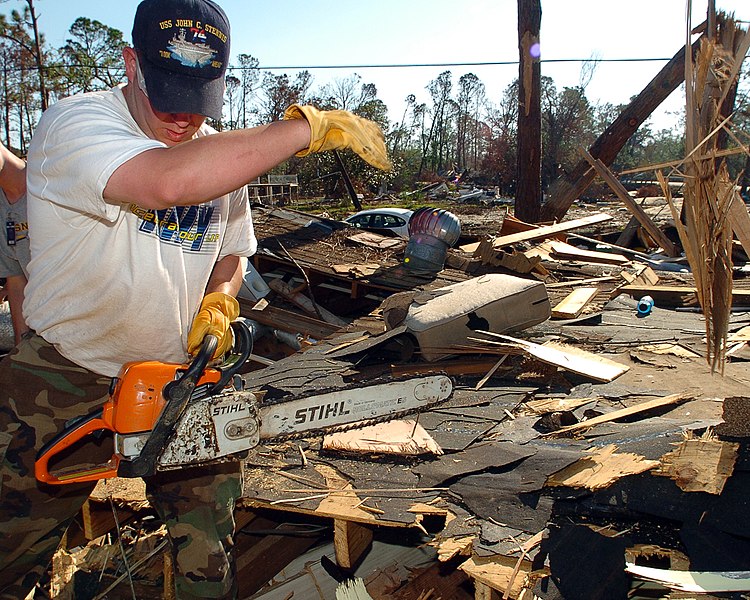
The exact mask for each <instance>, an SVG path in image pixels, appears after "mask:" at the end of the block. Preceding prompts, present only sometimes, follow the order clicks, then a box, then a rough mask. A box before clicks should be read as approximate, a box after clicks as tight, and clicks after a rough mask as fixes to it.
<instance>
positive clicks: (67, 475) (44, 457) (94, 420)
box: [34, 403, 120, 485]
mask: <svg viewBox="0 0 750 600" xmlns="http://www.w3.org/2000/svg"><path fill="white" fill-rule="evenodd" d="M102 430H109V431H114V430H113V428H112V405H111V404H110V403H107V404H105V405H104V406H103V407H102V408H100V409H99V410H97V411H94V412H93V413H91V414H89V415H87V416H86V417H83V418H81V419H78V420H77V421H75V422H74V423H72V424H71V425H69V426H68V427H67V428H66V429H64V430H63V431H61V432H60V433H59V434H58V435H57V436H55V437H54V438H53V439H52V440H51V441H50V442H49V443H47V444H45V445H44V446H43V447H42V448H41V450H39V453H38V454H37V458H36V463H35V464H34V475H35V476H36V478H37V480H38V481H41V482H42V483H47V484H52V485H59V484H63V483H79V482H84V481H97V480H99V479H104V478H105V477H115V476H116V475H117V468H118V466H119V464H120V457H119V456H117V454H113V455H112V458H111V459H110V460H109V462H107V463H105V464H103V465H95V466H89V467H84V466H78V467H71V468H70V469H66V470H64V471H61V472H59V473H58V474H56V475H53V474H52V473H50V472H49V461H50V459H51V458H52V457H54V456H55V455H57V454H59V453H60V452H62V451H63V450H65V449H66V448H70V447H71V446H73V445H74V444H76V443H77V442H79V441H80V440H82V439H83V438H85V437H87V436H89V435H91V434H93V433H95V432H97V431H102Z"/></svg>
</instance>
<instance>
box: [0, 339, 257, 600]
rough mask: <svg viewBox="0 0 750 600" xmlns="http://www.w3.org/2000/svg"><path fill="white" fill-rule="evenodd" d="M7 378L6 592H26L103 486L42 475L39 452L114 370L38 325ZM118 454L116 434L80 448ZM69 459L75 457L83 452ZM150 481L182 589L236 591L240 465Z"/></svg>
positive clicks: (0, 389)
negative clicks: (91, 364)
mask: <svg viewBox="0 0 750 600" xmlns="http://www.w3.org/2000/svg"><path fill="white" fill-rule="evenodd" d="M0 381H2V385H1V386H0V598H13V599H17V598H23V597H24V596H25V595H26V594H27V593H28V592H29V591H30V590H31V589H32V588H33V586H34V585H35V583H36V582H37V581H38V580H39V577H40V576H41V575H42V574H43V573H44V571H45V570H46V568H47V565H48V564H49V561H50V560H51V558H52V555H53V554H54V552H55V550H56V548H57V546H58V545H59V543H60V540H61V538H62V536H63V534H64V533H65V530H66V529H67V527H68V525H69V523H70V522H71V520H72V519H73V518H74V517H75V516H76V515H77V513H78V511H79V509H80V508H81V505H82V504H83V503H84V501H85V500H86V498H88V496H89V494H90V493H91V490H92V489H93V487H94V484H88V483H86V484H70V485H61V486H47V485H44V484H40V483H38V482H37V481H36V479H35V477H34V460H35V458H36V452H37V450H38V449H39V448H40V447H41V446H42V445H43V444H44V443H46V442H48V441H49V440H50V439H51V438H52V437H53V436H54V435H56V434H57V433H58V432H59V431H61V430H62V428H63V427H64V425H65V423H66V422H67V421H68V420H69V419H72V418H74V417H77V416H80V415H86V414H88V413H89V412H91V411H93V410H95V409H96V408H97V407H99V406H100V405H101V404H102V402H103V401H104V400H105V399H106V397H107V395H108V389H109V379H108V378H105V377H101V376H98V375H96V374H94V373H91V372H90V371H87V370H86V369H83V368H81V367H78V366H77V365H75V364H73V363H71V362H70V361H68V360H66V359H65V358H63V357H62V356H61V355H60V354H59V353H58V352H57V351H56V350H55V349H54V348H53V347H52V346H50V345H49V344H47V343H46V342H45V341H44V340H43V339H42V338H41V337H39V336H37V335H34V334H31V333H29V334H26V335H25V336H24V339H23V341H22V342H21V344H20V345H19V346H18V347H17V348H16V349H15V350H13V351H12V352H11V354H10V355H8V356H6V357H5V358H4V359H3V360H2V361H1V362H0ZM76 452H78V450H77V451H76ZM111 454H112V446H111V441H110V442H109V443H108V444H106V443H102V442H97V441H94V440H92V441H91V442H90V443H87V445H86V447H85V448H84V449H83V452H81V453H80V454H79V456H85V457H86V462H90V463H104V462H106V461H107V460H108V459H109V458H110V456H111ZM65 462H66V461H65V460H63V461H61V466H64V465H65ZM67 462H68V463H69V464H75V456H72V457H70V459H69V460H67ZM146 484H147V490H148V494H149V499H150V500H151V502H152V505H153V506H154V507H155V508H156V510H157V512H158V513H159V515H160V516H161V518H162V519H163V520H164V522H165V523H166V525H167V530H168V532H169V538H170V540H171V542H172V554H173V561H172V562H173V564H174V568H175V587H176V595H177V598H181V599H193V598H195V599H198V598H235V597H236V588H235V582H234V573H233V571H234V566H233V563H232V561H231V559H230V556H229V550H230V549H231V546H232V536H233V533H234V503H235V499H236V498H237V497H239V494H240V492H241V488H242V485H241V480H240V476H239V469H238V466H237V465H236V464H233V463H229V464H225V465H220V466H217V467H212V468H211V469H208V468H203V469H197V468H194V469H189V470H180V471H175V472H172V473H166V474H159V475H155V476H153V477H150V478H148V479H147V481H146Z"/></svg>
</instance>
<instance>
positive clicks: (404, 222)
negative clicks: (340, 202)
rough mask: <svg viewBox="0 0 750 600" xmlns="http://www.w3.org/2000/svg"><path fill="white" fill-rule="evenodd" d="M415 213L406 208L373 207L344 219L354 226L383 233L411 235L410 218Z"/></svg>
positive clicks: (399, 235)
mask: <svg viewBox="0 0 750 600" xmlns="http://www.w3.org/2000/svg"><path fill="white" fill-rule="evenodd" d="M413 213H414V211H413V210H409V209H406V208H371V209H368V210H362V211H360V212H358V213H355V214H353V215H351V216H350V217H347V218H346V219H344V221H346V222H347V223H350V224H351V225H353V226H354V227H358V228H360V229H366V230H368V231H375V232H376V233H380V234H382V235H392V236H398V237H402V238H407V239H408V237H409V218H410V217H411V216H412V214H413Z"/></svg>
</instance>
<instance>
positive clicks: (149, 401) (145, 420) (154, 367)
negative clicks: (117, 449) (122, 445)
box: [105, 360, 221, 435]
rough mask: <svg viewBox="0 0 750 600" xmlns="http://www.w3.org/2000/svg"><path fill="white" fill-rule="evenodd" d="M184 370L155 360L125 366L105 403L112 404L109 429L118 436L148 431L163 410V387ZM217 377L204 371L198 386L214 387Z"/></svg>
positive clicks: (213, 370) (179, 366)
mask: <svg viewBox="0 0 750 600" xmlns="http://www.w3.org/2000/svg"><path fill="white" fill-rule="evenodd" d="M184 369H185V365H178V364H171V363H163V362H159V361H155V360H152V361H146V362H133V363H127V364H126V365H124V366H123V367H122V369H120V374H119V375H118V376H117V379H116V382H115V386H114V390H113V391H112V395H111V396H110V399H109V400H108V401H107V403H106V404H111V405H112V410H111V415H112V416H111V422H110V427H109V428H108V429H111V430H112V431H114V432H115V433H119V434H120V435H127V434H129V433H140V432H143V431H150V430H151V428H152V427H153V426H154V423H156V420H157V419H158V418H159V415H160V414H161V411H162V409H163V408H164V403H165V400H164V396H163V394H162V390H163V389H164V386H165V385H167V384H168V383H169V382H170V381H174V379H175V375H176V374H177V373H178V371H180V370H184ZM220 378H221V372H220V371H218V370H216V369H206V371H205V372H204V373H203V376H202V377H201V378H200V379H199V380H198V386H201V385H205V384H214V383H216V382H217V381H219V379H220ZM106 404H105V406H106Z"/></svg>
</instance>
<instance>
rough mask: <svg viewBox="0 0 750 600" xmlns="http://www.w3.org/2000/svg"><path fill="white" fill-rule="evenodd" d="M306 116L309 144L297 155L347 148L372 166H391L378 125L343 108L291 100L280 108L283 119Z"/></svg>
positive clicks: (379, 167) (381, 167)
mask: <svg viewBox="0 0 750 600" xmlns="http://www.w3.org/2000/svg"><path fill="white" fill-rule="evenodd" d="M291 119H307V122H308V123H309V124H310V145H309V146H308V147H307V148H306V149H305V150H302V151H301V152H298V153H297V156H307V155H308V154H310V153H311V152H324V151H326V150H339V149H342V148H351V149H352V150H354V152H356V153H357V154H359V155H360V156H361V157H362V158H363V159H364V160H365V161H367V162H368V163H370V164H371V165H372V166H373V167H376V168H378V169H382V170H383V171H390V170H391V168H392V167H391V161H390V160H388V151H387V150H386V149H385V138H384V137H383V131H382V130H381V129H380V126H379V125H378V124H377V123H375V122H373V121H370V120H368V119H363V118H362V117H358V116H357V115H355V114H353V113H350V112H349V111H346V110H318V109H317V108H315V107H314V106H310V105H307V104H306V105H304V106H301V105H299V104H292V105H291V106H290V107H289V108H287V109H286V111H285V112H284V120H286V121H288V120H291Z"/></svg>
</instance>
